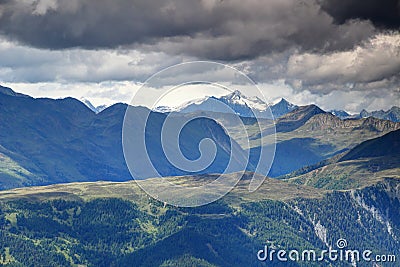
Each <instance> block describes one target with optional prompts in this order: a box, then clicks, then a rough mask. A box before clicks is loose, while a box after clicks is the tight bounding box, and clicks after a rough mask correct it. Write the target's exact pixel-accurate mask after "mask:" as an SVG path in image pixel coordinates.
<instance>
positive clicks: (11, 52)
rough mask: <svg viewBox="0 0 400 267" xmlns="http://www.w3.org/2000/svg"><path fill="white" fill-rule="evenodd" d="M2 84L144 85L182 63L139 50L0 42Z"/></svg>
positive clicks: (0, 77) (176, 58) (174, 58)
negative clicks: (54, 47) (47, 47)
mask: <svg viewBox="0 0 400 267" xmlns="http://www.w3.org/2000/svg"><path fill="white" fill-rule="evenodd" d="M0 58H1V61H0V80H1V81H3V82H31V83H38V82H60V83H66V82H96V83H98V82H102V81H107V80H113V81H125V80H128V81H129V80H131V81H136V82H140V81H142V82H143V81H145V80H146V79H147V78H148V77H149V76H150V75H152V74H154V73H155V72H157V71H158V70H160V69H162V68H165V67H168V66H170V65H173V64H177V63H180V62H182V60H183V59H182V57H178V56H176V57H171V56H169V55H166V54H165V53H162V52H148V53H143V52H140V51H137V50H107V49H103V50H83V49H67V50H44V49H37V48H31V47H26V46H22V45H17V44H15V43H14V42H10V41H6V40H4V39H3V40H2V39H0Z"/></svg>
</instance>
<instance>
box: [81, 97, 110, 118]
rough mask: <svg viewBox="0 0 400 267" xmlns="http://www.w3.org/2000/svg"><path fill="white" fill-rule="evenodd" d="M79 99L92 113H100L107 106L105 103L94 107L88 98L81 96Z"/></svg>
mask: <svg viewBox="0 0 400 267" xmlns="http://www.w3.org/2000/svg"><path fill="white" fill-rule="evenodd" d="M80 101H81V102H82V103H83V104H85V105H86V106H87V107H88V108H90V110H92V111H93V112H94V113H96V114H97V113H100V112H102V111H103V110H105V109H106V108H107V107H108V106H107V105H100V106H97V107H95V106H94V105H93V104H92V103H91V102H90V101H89V100H88V99H86V98H81V99H80Z"/></svg>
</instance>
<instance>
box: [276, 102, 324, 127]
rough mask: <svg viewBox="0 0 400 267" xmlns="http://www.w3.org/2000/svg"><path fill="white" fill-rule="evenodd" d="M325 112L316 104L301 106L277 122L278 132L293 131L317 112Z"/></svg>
mask: <svg viewBox="0 0 400 267" xmlns="http://www.w3.org/2000/svg"><path fill="white" fill-rule="evenodd" d="M321 113H325V111H323V110H322V109H320V108H319V107H318V106H316V105H308V106H301V107H297V108H296V109H294V110H293V111H292V112H289V113H287V114H285V115H283V116H282V117H281V118H279V119H278V120H277V122H276V126H275V127H276V131H277V132H291V131H293V130H295V129H297V128H299V127H301V126H303V125H304V123H306V122H307V121H308V120H309V119H310V118H312V117H313V116H315V115H317V114H321Z"/></svg>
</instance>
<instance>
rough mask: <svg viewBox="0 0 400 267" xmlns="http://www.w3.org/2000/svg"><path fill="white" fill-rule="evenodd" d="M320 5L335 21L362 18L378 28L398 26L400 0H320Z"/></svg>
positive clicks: (399, 23) (394, 27)
mask: <svg viewBox="0 0 400 267" xmlns="http://www.w3.org/2000/svg"><path fill="white" fill-rule="evenodd" d="M321 5H322V8H323V10H325V11H326V12H327V13H328V14H330V15H331V16H332V17H333V18H334V19H335V22H337V23H344V22H346V21H347V20H349V19H362V20H370V21H371V22H372V23H373V24H374V25H375V26H377V27H379V28H384V29H399V28H400V0H383V1H382V0H321Z"/></svg>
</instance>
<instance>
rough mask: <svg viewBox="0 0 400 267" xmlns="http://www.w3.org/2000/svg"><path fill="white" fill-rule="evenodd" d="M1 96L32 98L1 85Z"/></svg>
mask: <svg viewBox="0 0 400 267" xmlns="http://www.w3.org/2000/svg"><path fill="white" fill-rule="evenodd" d="M0 94H3V95H9V96H18V97H30V96H28V95H24V94H21V93H16V92H14V91H13V90H12V89H11V88H8V87H4V86H1V85H0Z"/></svg>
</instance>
